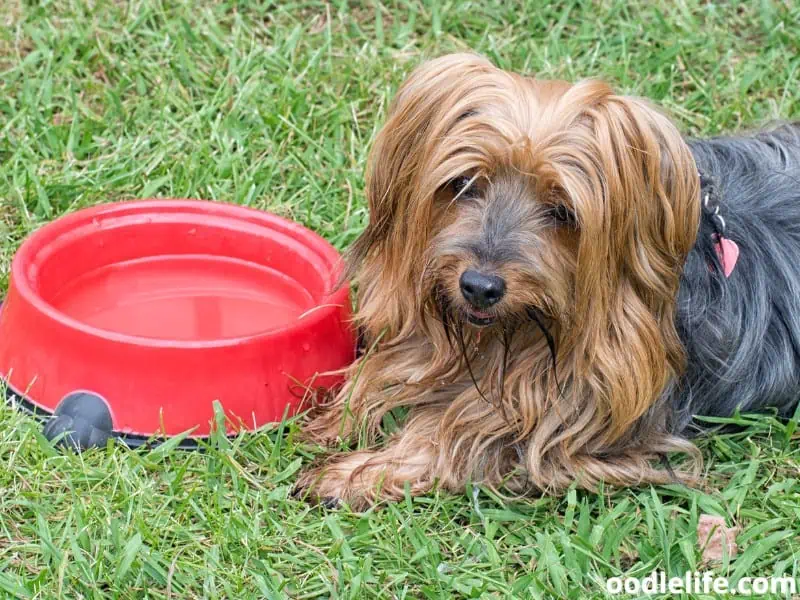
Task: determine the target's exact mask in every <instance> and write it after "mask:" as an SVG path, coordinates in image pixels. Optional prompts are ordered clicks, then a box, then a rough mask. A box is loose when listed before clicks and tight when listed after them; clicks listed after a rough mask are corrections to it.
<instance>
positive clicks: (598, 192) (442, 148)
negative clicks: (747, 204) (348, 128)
mask: <svg viewBox="0 0 800 600" xmlns="http://www.w3.org/2000/svg"><path fill="white" fill-rule="evenodd" d="M698 185H699V184H698V177H697V171H696V167H695V163H694V159H693V157H692V155H691V152H690V150H689V148H688V146H687V145H686V144H685V142H684V141H683V139H682V138H681V136H680V134H679V133H678V131H677V129H676V128H675V127H674V126H673V125H672V123H671V122H670V121H669V120H668V119H667V118H666V117H665V116H663V115H662V114H661V113H659V112H658V111H657V110H655V109H654V108H652V107H651V106H649V105H648V104H647V103H646V102H644V101H642V100H639V99H636V98H632V97H626V96H621V95H618V94H616V93H615V92H614V91H613V90H612V89H611V88H610V87H609V86H608V85H606V84H604V83H602V82H598V81H586V82H581V83H577V84H574V85H571V84H568V83H565V82H561V81H543V80H536V79H532V78H527V77H522V76H519V75H516V74H512V73H508V72H505V71H502V70H500V69H498V68H496V67H494V66H493V65H491V64H490V63H489V62H487V61H486V60H484V59H482V58H479V57H476V56H473V55H468V54H456V55H449V56H445V57H442V58H439V59H436V60H433V61H430V62H428V63H426V64H424V65H422V66H421V67H420V68H418V69H417V70H416V71H415V72H414V73H413V74H412V75H411V77H410V78H409V79H408V80H407V81H406V82H405V83H404V84H403V86H402V87H401V89H400V90H399V92H398V94H397V97H396V99H395V101H394V103H393V105H392V108H391V110H390V114H389V116H388V121H387V122H386V124H385V126H384V127H383V129H382V130H381V131H380V133H379V135H378V137H377V140H376V143H375V146H374V149H373V152H372V154H371V159H370V167H369V177H368V184H367V194H368V201H369V208H370V220H369V225H368V226H367V228H366V230H365V231H364V233H363V235H362V236H361V237H360V238H359V240H358V241H357V242H356V243H355V245H354V246H353V248H352V250H351V253H350V264H351V268H352V269H353V272H354V273H357V274H359V275H358V282H359V285H360V289H361V299H362V302H361V313H360V314H361V318H362V320H363V322H364V324H365V325H366V327H367V329H368V331H370V332H371V333H372V335H373V336H374V335H377V334H378V333H379V331H384V332H385V334H387V335H388V337H389V338H391V337H392V336H396V335H404V334H408V333H409V332H411V331H412V330H415V329H418V328H419V327H428V328H430V327H431V325H430V324H427V325H426V324H425V323H426V315H428V316H430V314H431V313H432V312H433V313H437V312H438V313H446V317H447V319H450V320H457V321H458V322H459V323H461V324H463V326H464V327H466V328H484V329H486V330H488V331H491V330H500V329H501V328H503V327H505V326H507V325H508V324H509V323H518V322H519V321H520V320H526V319H530V318H531V317H532V316H535V317H536V318H537V319H538V320H541V321H542V322H544V323H545V324H546V326H547V327H548V328H549V329H550V330H551V331H552V332H554V335H555V337H556V338H557V342H558V347H559V352H562V351H565V352H568V353H569V354H570V356H571V360H572V361H573V363H574V364H572V365H571V368H572V369H573V371H574V372H575V374H576V377H579V376H580V374H581V371H582V370H583V371H586V372H587V373H588V371H589V370H592V371H594V372H595V373H600V375H598V376H597V377H599V379H597V377H594V379H595V381H594V382H593V383H591V384H590V385H591V386H592V387H594V388H596V389H594V390H593V392H594V393H595V395H596V394H598V393H600V394H601V395H604V396H607V397H608V402H609V403H611V404H616V405H619V404H620V400H619V398H618V397H619V396H620V395H622V396H626V397H627V400H625V401H624V402H623V403H624V404H625V405H626V406H625V407H620V406H617V407H616V409H614V408H612V409H611V410H612V412H617V411H618V410H621V411H628V412H630V416H632V417H634V418H635V417H638V416H639V415H640V414H641V413H642V412H643V410H645V409H646V408H647V406H648V405H649V404H650V403H652V401H653V396H654V391H655V390H656V388H658V390H660V389H661V388H662V387H663V385H664V384H665V382H666V378H667V377H668V376H669V371H670V370H672V371H674V370H676V369H679V368H680V367H681V363H682V360H683V355H682V350H681V346H680V344H679V342H678V338H677V335H676V332H675V328H674V323H673V317H674V310H675V299H676V295H677V291H678V285H679V280H680V275H681V272H682V269H683V264H684V261H685V259H686V256H687V254H688V252H689V250H690V249H691V247H692V245H693V243H694V240H695V237H696V235H697V228H698V219H699V211H700V209H699V202H698V194H699V188H698ZM439 316H440V317H441V316H442V315H441V314H440V315H439ZM447 319H445V320H447ZM428 321H430V319H428ZM621 363H625V365H624V366H623V368H620V364H621ZM603 370H605V373H603ZM623 372H624V373H623ZM615 374H616V376H615ZM621 378H623V379H624V378H629V379H630V381H628V382H624V381H620V379H621ZM637 382H638V383H637ZM620 386H621V387H625V388H626V389H625V390H622V389H618V388H620ZM642 394H643V395H644V396H643V397H640V398H635V397H634V396H639V395H642ZM615 397H616V399H612V398H615ZM632 405H635V406H632ZM624 421H626V422H628V423H629V422H630V421H629V419H628V418H625V419H624ZM614 428H615V429H616V427H614Z"/></svg>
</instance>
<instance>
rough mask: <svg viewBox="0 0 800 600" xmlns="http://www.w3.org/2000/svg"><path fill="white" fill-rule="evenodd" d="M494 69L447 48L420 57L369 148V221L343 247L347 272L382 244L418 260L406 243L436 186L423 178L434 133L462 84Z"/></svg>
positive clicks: (443, 125) (416, 233) (413, 237)
mask: <svg viewBox="0 0 800 600" xmlns="http://www.w3.org/2000/svg"><path fill="white" fill-rule="evenodd" d="M493 69H494V67H492V65H491V64H490V63H489V62H488V61H487V60H485V59H483V58H481V57H479V56H476V55H473V54H449V55H446V56H442V57H440V58H437V59H434V60H431V61H428V62H426V63H423V64H422V65H421V66H419V67H418V68H417V69H416V70H415V71H414V72H413V73H412V74H411V75H410V76H409V78H408V79H407V80H406V81H405V82H404V83H403V84H402V86H401V87H400V89H399V90H398V92H397V95H396V96H395V99H394V101H393V102H392V105H391V107H390V109H389V114H388V117H387V120H386V123H385V124H384V126H383V127H382V128H381V130H380V132H379V133H378V135H377V138H376V139H375V143H374V145H373V147H372V151H371V152H370V156H369V160H368V165H367V183H366V187H367V189H366V192H367V202H368V205H369V223H368V224H367V227H366V229H365V230H364V232H363V233H362V234H361V236H360V237H359V238H358V239H357V240H356V241H355V242H354V243H353V245H352V246H351V248H350V250H349V252H348V267H349V274H350V275H353V274H354V272H355V271H356V270H358V268H359V267H360V266H361V264H362V263H363V261H364V260H365V259H366V258H367V256H368V255H369V254H370V253H371V252H385V251H386V249H387V247H397V248H399V247H403V248H405V249H406V251H405V252H403V256H404V257H407V259H408V260H418V258H419V255H418V254H415V253H414V252H413V251H412V249H411V247H410V246H409V244H413V243H414V242H415V241H417V240H418V238H420V237H422V236H421V235H420V233H421V232H422V230H424V229H425V227H424V225H425V224H424V223H418V222H416V219H418V218H420V214H419V213H420V212H421V211H423V210H424V208H425V207H426V205H428V204H429V202H426V200H427V198H425V196H426V195H432V194H433V192H434V191H435V190H433V189H430V188H431V185H430V184H429V182H427V181H423V179H424V178H425V176H426V173H425V171H424V169H423V166H424V165H425V164H426V161H428V160H429V157H430V154H431V151H432V150H433V146H434V145H435V144H436V142H437V138H438V137H440V136H441V135H443V134H445V133H446V130H447V127H448V125H449V123H451V122H452V121H453V120H454V119H455V118H457V117H454V116H453V115H452V114H450V113H453V111H457V110H458V104H459V102H458V101H459V98H460V97H462V96H463V94H464V90H465V89H469V87H470V86H471V84H473V83H474V77H475V75H477V74H479V73H486V72H488V71H490V70H493ZM418 241H419V242H420V243H424V240H418ZM393 244H397V245H396V246H393ZM396 258H398V259H400V258H401V257H396Z"/></svg>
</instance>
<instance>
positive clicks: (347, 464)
mask: <svg viewBox="0 0 800 600" xmlns="http://www.w3.org/2000/svg"><path fill="white" fill-rule="evenodd" d="M360 458H363V457H360V456H359V453H347V454H339V455H336V456H334V457H331V458H330V459H329V460H327V461H326V462H324V463H323V464H322V465H320V466H316V467H311V468H309V469H307V470H306V471H304V472H303V473H301V474H300V478H299V479H298V480H297V483H296V484H295V487H294V491H293V493H294V495H295V497H297V498H302V499H305V500H309V501H311V502H314V503H317V504H320V505H321V506H324V507H325V508H340V507H341V506H342V504H347V505H348V506H349V507H350V509H351V510H354V511H363V510H366V509H367V508H369V507H370V506H372V504H374V503H375V501H376V499H377V493H378V487H379V485H378V482H376V481H374V480H373V479H371V478H369V477H366V478H365V477H363V475H364V473H363V472H361V471H360V470H359V471H357V469H359V467H361V466H362V465H363V464H364V461H363V460H359V459H360Z"/></svg>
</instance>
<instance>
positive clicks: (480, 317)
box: [464, 306, 497, 327]
mask: <svg viewBox="0 0 800 600" xmlns="http://www.w3.org/2000/svg"><path fill="white" fill-rule="evenodd" d="M464 317H465V318H466V319H467V321H469V322H470V323H471V324H472V325H475V326H476V327H488V326H489V325H491V324H492V323H494V322H495V321H496V320H497V315H493V314H492V313H488V312H485V311H482V310H478V309H476V308H472V307H471V306H465V307H464Z"/></svg>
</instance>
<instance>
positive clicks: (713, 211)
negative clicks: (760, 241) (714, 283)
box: [697, 171, 739, 277]
mask: <svg viewBox="0 0 800 600" xmlns="http://www.w3.org/2000/svg"><path fill="white" fill-rule="evenodd" d="M697 175H698V176H699V177H700V196H701V198H702V208H703V214H704V215H705V216H706V218H708V220H709V221H710V222H711V226H712V227H713V228H714V233H713V234H712V236H711V239H712V240H713V241H714V251H715V252H716V253H717V258H718V259H719V264H720V266H721V267H722V272H723V273H724V274H725V277H730V275H731V273H733V269H734V267H736V261H737V260H739V246H738V244H737V243H736V242H734V241H733V240H731V239H729V238H726V237H725V229H726V227H727V224H726V223H725V218H724V217H723V216H722V215H721V214H720V212H719V207H720V200H719V195H718V194H717V191H716V187H715V186H714V180H713V179H712V178H711V177H709V176H707V175H704V174H703V173H702V172H701V171H698V173H697Z"/></svg>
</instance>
